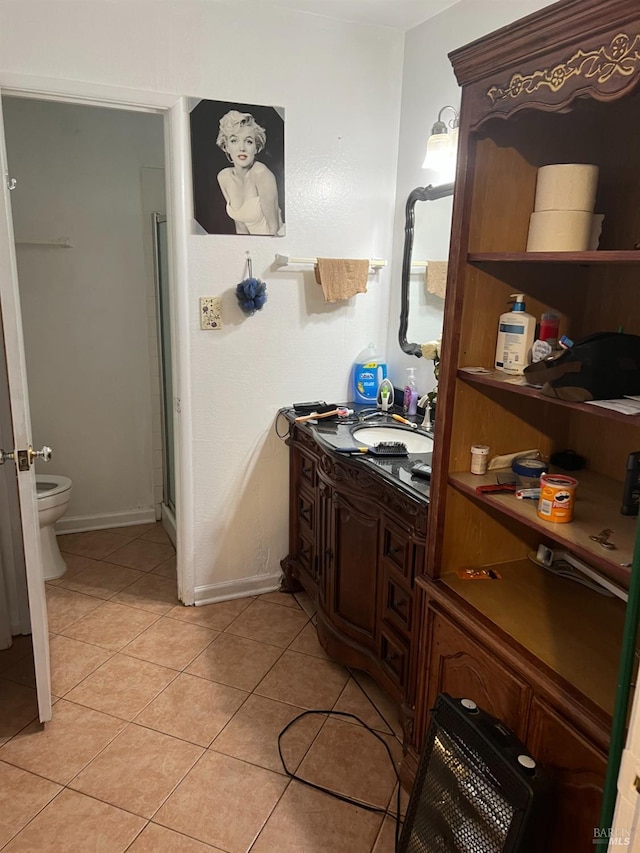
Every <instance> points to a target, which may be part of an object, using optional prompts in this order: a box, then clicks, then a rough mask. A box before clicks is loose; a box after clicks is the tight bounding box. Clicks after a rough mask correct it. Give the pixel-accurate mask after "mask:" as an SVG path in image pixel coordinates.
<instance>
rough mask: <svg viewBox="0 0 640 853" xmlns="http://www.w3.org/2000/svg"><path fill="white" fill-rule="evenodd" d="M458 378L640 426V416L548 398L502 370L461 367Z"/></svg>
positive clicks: (538, 390) (517, 377)
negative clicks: (484, 370) (478, 369)
mask: <svg viewBox="0 0 640 853" xmlns="http://www.w3.org/2000/svg"><path fill="white" fill-rule="evenodd" d="M457 376H458V379H462V380H463V381H464V382H468V383H469V384H470V385H486V386H489V387H491V388H499V389H500V390H501V391H507V392H509V393H510V394H520V395H522V396H524V397H531V398H532V399H534V400H539V401H540V402H541V403H552V404H553V405H558V406H563V407H564V408H565V409H573V410H574V411H577V412H588V413H589V414H590V415H595V416H596V417H600V418H606V419H607V420H609V421H619V422H620V423H624V424H636V426H640V415H623V414H622V412H615V411H614V410H613V409H604V408H602V407H601V406H591V405H588V404H587V403H571V402H570V401H569V400H559V399H558V398H557V397H547V396H546V395H545V394H541V393H540V389H539V388H535V387H534V386H532V385H527V384H526V383H525V381H524V378H523V377H522V376H512V375H511V374H509V373H503V372H502V371H501V370H492V371H491V372H490V373H475V372H474V368H470V367H459V368H458V372H457Z"/></svg>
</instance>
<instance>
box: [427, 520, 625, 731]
mask: <svg viewBox="0 0 640 853" xmlns="http://www.w3.org/2000/svg"><path fill="white" fill-rule="evenodd" d="M561 526H567V525H561ZM485 568H488V567H485ZM492 568H493V569H494V570H495V571H497V572H499V573H500V574H501V575H502V579H501V580H482V581H472V580H461V579H460V578H459V577H458V576H457V575H456V574H455V572H451V573H448V574H446V575H443V576H442V577H441V578H440V582H441V583H443V584H445V585H446V586H447V587H449V588H450V589H452V590H454V591H455V592H456V593H457V595H459V596H460V597H461V598H462V599H464V600H465V601H466V602H468V603H469V604H470V605H472V607H474V608H475V609H476V610H478V611H479V612H481V613H482V614H484V616H485V617H486V618H488V619H490V620H491V621H492V622H493V623H494V624H495V625H497V626H498V627H499V628H501V629H502V630H503V631H504V632H505V633H506V634H508V635H509V636H510V637H513V639H514V640H516V642H518V643H520V644H521V645H522V646H524V647H525V648H527V649H528V650H529V651H530V652H531V653H532V654H534V655H535V656H536V657H537V658H538V659H539V660H541V661H542V662H543V663H545V664H546V665H547V666H549V667H550V668H551V669H552V670H553V671H554V672H556V673H557V674H558V675H560V676H561V677H562V678H564V679H565V680H566V681H568V682H569V683H571V684H573V685H574V686H575V687H576V688H577V689H578V690H580V691H581V692H582V693H583V694H584V695H585V696H587V697H588V698H589V699H591V700H592V701H593V702H595V703H596V705H598V707H600V708H602V709H603V710H604V711H605V712H606V713H608V714H613V708H614V701H615V693H616V682H617V676H618V664H619V657H620V648H621V645H622V635H623V627H624V618H625V604H624V602H623V601H621V600H620V599H618V598H609V597H606V596H603V595H599V594H598V593H596V592H594V591H592V590H590V589H588V588H587V587H585V586H582V585H581V584H578V583H576V582H575V581H570V580H567V579H566V578H560V577H558V576H557V575H553V574H551V573H550V572H547V571H545V570H544V569H542V568H540V567H538V566H536V565H535V564H534V563H532V562H531V561H529V560H517V561H513V562H509V563H500V564H497V565H494V566H492Z"/></svg>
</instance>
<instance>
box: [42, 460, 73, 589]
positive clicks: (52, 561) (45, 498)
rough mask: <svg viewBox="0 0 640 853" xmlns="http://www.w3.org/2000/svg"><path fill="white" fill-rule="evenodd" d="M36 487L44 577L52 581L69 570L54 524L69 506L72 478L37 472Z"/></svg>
mask: <svg viewBox="0 0 640 853" xmlns="http://www.w3.org/2000/svg"><path fill="white" fill-rule="evenodd" d="M36 489H37V492H38V522H39V524H40V542H41V544H42V564H43V567H44V579H45V580H46V581H50V580H54V578H60V577H62V575H63V574H64V573H65V572H66V570H67V565H66V563H65V561H64V559H63V558H62V554H61V553H60V549H59V548H58V542H57V540H56V532H55V530H54V525H55V523H56V521H58V519H59V518H62V516H63V515H64V514H65V512H66V511H67V507H68V506H69V501H70V500H71V480H70V479H69V478H68V477H62V476H60V475H56V474H36Z"/></svg>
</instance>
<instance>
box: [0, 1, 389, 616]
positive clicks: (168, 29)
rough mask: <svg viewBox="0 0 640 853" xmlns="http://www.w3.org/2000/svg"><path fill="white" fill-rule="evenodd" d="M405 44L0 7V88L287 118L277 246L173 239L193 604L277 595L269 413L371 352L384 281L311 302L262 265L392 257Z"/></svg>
mask: <svg viewBox="0 0 640 853" xmlns="http://www.w3.org/2000/svg"><path fill="white" fill-rule="evenodd" d="M403 42H404V36H403V34H402V33H401V32H399V31H395V30H392V29H389V28H384V27H375V26H363V25H358V24H351V23H345V22H339V21H335V20H331V19H329V18H324V17H321V16H317V15H308V14H301V13H295V12H291V11H284V10H281V9H275V8H273V7H270V6H266V5H265V4H262V3H261V2H259V0H258V2H256V0H244V2H243V3H242V4H239V3H237V2H227V0H218V2H211V0H202V1H201V0H181V2H164V0H157V2H145V0H128V2H126V3H123V2H101V3H96V2H93V3H86V2H74V0H57V2H56V3H55V4H52V3H50V2H49V0H28V2H24V0H17V2H16V1H15V0H0V85H1V84H2V79H3V75H6V74H9V73H11V74H20V75H34V76H37V77H40V78H56V79H69V80H80V81H88V82H92V83H98V84H108V85H111V86H121V87H126V88H132V89H136V90H145V91H149V92H164V93H176V94H182V95H190V96H193V97H197V98H212V99H217V100H229V101H239V102H246V103H256V104H273V105H278V106H283V107H284V108H285V110H286V139H285V143H286V189H287V209H286V219H287V236H286V238H270V237H242V236H235V235H234V236H215V235H213V236H196V235H193V236H191V237H190V238H189V242H188V264H189V280H188V296H189V301H190V306H191V315H190V333H189V340H188V342H185V343H186V344H188V347H189V348H190V353H191V368H192V369H191V376H190V382H191V386H190V388H189V389H188V391H189V395H190V398H191V401H192V402H191V411H190V413H189V414H190V416H191V431H190V434H189V435H188V436H187V440H188V441H189V443H190V445H191V449H192V453H193V470H192V472H191V474H192V477H193V489H192V494H191V497H192V500H193V508H194V518H193V522H194V537H195V549H194V566H193V568H194V571H195V579H196V584H195V585H196V587H197V597H198V598H199V599H200V600H202V599H206V598H207V597H209V596H215V595H216V594H220V592H219V590H218V586H219V585H222V586H221V587H220V588H221V589H224V590H225V594H230V593H231V592H232V591H233V590H232V588H230V587H228V586H224V584H225V583H229V582H232V583H233V582H235V581H238V580H240V579H243V578H249V579H250V578H254V577H256V576H268V577H271V578H273V582H274V583H275V582H276V579H277V575H278V573H279V571H280V565H279V564H280V560H281V559H282V558H283V557H284V556H285V555H286V553H287V529H288V508H287V507H288V503H287V502H288V468H287V448H286V446H285V445H284V443H283V442H282V441H281V440H280V439H279V438H277V437H276V435H275V432H274V421H275V416H276V412H277V410H278V408H279V407H280V406H283V405H287V404H291V403H292V402H293V401H295V400H302V399H307V400H308V399H318V398H321V399H326V400H328V401H339V400H343V399H345V397H347V396H348V393H349V392H348V377H349V371H350V367H351V364H352V362H353V359H354V358H355V356H356V355H357V354H358V353H359V352H360V351H361V350H362V348H363V347H364V346H366V344H367V343H368V342H369V341H377V342H383V341H384V340H385V337H386V334H387V324H388V314H389V308H388V306H389V292H390V288H391V284H392V278H391V275H390V269H389V267H387V268H386V269H385V270H382V271H381V272H379V273H377V274H376V275H375V276H372V277H370V279H369V292H368V293H367V294H364V295H359V296H357V297H355V298H354V299H352V300H350V301H349V302H348V303H346V304H336V305H325V304H324V301H323V299H322V296H321V292H320V290H319V287H318V285H317V284H316V283H315V281H314V279H313V274H312V272H311V270H310V269H309V268H307V269H306V270H305V271H304V272H295V271H291V270H277V269H275V268H274V267H273V260H274V255H275V253H276V252H277V253H289V254H290V255H291V256H296V257H317V256H318V255H320V256H329V257H356V258H357V257H379V258H386V259H389V260H390V257H391V249H392V222H393V213H394V193H395V179H396V166H397V163H396V152H397V145H398V122H399V110H400V90H401V73H402V58H403ZM39 84H40V85H43V87H44V88H45V90H46V85H45V84H46V81H45V84H43V82H42V80H40V81H39ZM247 250H251V253H252V259H253V271H254V274H257V275H258V276H260V277H261V278H264V279H265V280H266V281H267V284H268V294H269V300H268V302H267V304H266V306H265V308H264V310H263V311H261V312H259V313H258V314H256V315H255V316H253V317H251V318H244V316H243V315H242V314H241V313H240V311H239V310H238V308H237V306H236V303H235V297H234V296H233V288H234V287H235V285H236V284H237V283H238V282H239V281H240V280H241V279H242V278H243V277H244V276H245V252H246V251H247ZM61 254H63V253H62V252H61ZM218 295H219V296H222V299H223V314H224V318H223V319H224V323H225V325H224V327H223V329H222V330H220V331H201V330H200V329H199V322H198V300H199V297H200V296H218ZM180 390H181V389H177V391H176V393H177V394H180ZM131 426H132V428H131V429H130V433H132V432H136V433H137V432H138V427H137V425H136V424H135V422H133V421H132V424H131Z"/></svg>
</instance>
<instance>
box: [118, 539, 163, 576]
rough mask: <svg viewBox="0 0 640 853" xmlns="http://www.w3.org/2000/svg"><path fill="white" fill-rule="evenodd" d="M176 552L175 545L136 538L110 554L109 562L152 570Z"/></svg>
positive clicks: (145, 570)
mask: <svg viewBox="0 0 640 853" xmlns="http://www.w3.org/2000/svg"><path fill="white" fill-rule="evenodd" d="M174 553H175V551H174V549H173V545H161V544H159V543H158V542H147V541H145V540H144V539H134V541H133V542H128V543H127V544H126V545H124V546H123V547H122V548H118V550H117V551H113V552H112V553H111V554H109V560H108V562H109V563H117V564H118V565H119V566H128V567H129V568H130V569H139V570H140V571H141V572H150V571H151V569H155V567H156V566H159V565H160V563H164V561H165V560H168V559H169V557H172V556H173V554H174Z"/></svg>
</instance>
